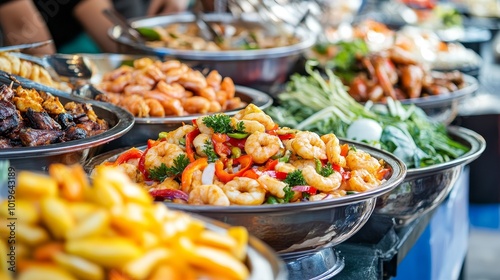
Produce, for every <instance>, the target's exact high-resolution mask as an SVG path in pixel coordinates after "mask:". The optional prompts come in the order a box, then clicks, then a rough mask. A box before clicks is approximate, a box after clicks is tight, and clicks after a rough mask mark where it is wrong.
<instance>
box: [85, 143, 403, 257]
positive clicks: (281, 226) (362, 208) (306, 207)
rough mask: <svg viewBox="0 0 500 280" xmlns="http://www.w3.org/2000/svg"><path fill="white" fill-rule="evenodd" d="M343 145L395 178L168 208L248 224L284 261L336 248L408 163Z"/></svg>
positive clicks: (366, 148)
mask: <svg viewBox="0 0 500 280" xmlns="http://www.w3.org/2000/svg"><path fill="white" fill-rule="evenodd" d="M341 142H343V143H349V145H352V146H354V147H356V148H357V149H362V150H364V151H366V152H368V153H369V154H370V155H372V156H373V157H375V158H377V159H383V160H384V161H385V162H386V163H387V165H388V166H389V167H390V168H391V169H392V174H391V176H390V178H389V179H388V180H387V181H385V182H384V183H383V184H382V185H381V186H380V187H378V188H376V189H373V190H370V191H367V192H364V193H359V194H353V195H347V196H344V197H340V198H335V199H330V200H323V201H314V202H300V203H289V204H279V205H268V204H266V205H259V206H229V207H222V206H199V205H187V204H175V203H169V204H168V207H170V208H172V209H178V210H182V211H186V212H193V213H197V214H200V215H203V216H207V217H210V218H213V219H216V220H219V221H222V222H224V223H228V224H231V225H240V226H244V227H246V228H247V229H248V230H249V232H250V233H252V234H253V235H255V236H256V237H257V238H259V239H261V240H262V241H264V242H265V243H267V244H268V245H269V246H271V248H273V249H274V250H275V251H277V252H278V254H280V256H281V257H285V258H293V257H295V256H298V255H305V254H312V253H315V252H316V251H318V250H321V249H323V248H328V247H333V246H335V245H337V244H339V243H341V242H343V241H345V240H346V239H348V238H349V237H351V236H352V235H353V234H354V233H356V232H357V231H358V230H359V229H360V228H361V227H363V225H364V224H365V222H366V221H367V220H368V218H369V217H370V215H371V214H372V212H373V209H374V207H375V204H376V200H377V197H378V196H381V195H383V194H385V193H387V192H390V191H391V190H392V189H394V188H395V187H396V186H397V185H399V184H400V183H401V182H402V181H403V179H404V177H405V174H406V166H405V164H404V163H403V162H402V161H401V160H399V159H398V158H396V157H395V156H393V155H392V154H390V153H387V152H384V151H381V150H379V149H375V148H373V147H370V146H368V145H364V144H361V143H355V142H350V141H341ZM144 148H145V147H142V149H144ZM121 152H123V150H120V151H116V152H108V153H106V154H102V155H100V156H98V157H96V158H94V159H93V160H92V161H90V162H88V163H87V164H86V166H85V170H86V171H87V172H92V170H93V168H94V167H95V166H96V165H99V164H101V163H103V162H107V161H114V160H115V159H116V158H117V157H118V156H119V154H120V153H121Z"/></svg>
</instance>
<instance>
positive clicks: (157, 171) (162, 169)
mask: <svg viewBox="0 0 500 280" xmlns="http://www.w3.org/2000/svg"><path fill="white" fill-rule="evenodd" d="M189 163H190V162H189V159H188V158H187V157H186V155H185V154H181V155H179V156H177V157H176V158H175V159H174V165H173V166H171V167H167V166H166V165H165V163H162V164H161V165H160V166H158V167H155V168H151V169H149V177H150V178H151V179H153V180H157V181H160V182H163V181H164V180H165V179H166V178H169V177H174V176H178V175H180V174H182V172H183V171H184V169H186V166H188V164H189Z"/></svg>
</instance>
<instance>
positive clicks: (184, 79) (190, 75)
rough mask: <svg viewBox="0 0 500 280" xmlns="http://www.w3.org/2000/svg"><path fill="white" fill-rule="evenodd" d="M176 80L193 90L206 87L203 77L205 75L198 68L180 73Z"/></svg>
mask: <svg viewBox="0 0 500 280" xmlns="http://www.w3.org/2000/svg"><path fill="white" fill-rule="evenodd" d="M177 82H178V83H179V84H181V85H182V86H184V87H185V88H186V89H190V90H194V91H196V92H198V91H199V90H201V89H202V88H206V87H207V80H206V79H205V76H203V74H202V73H201V72H200V71H198V70H192V69H191V70H189V71H187V72H185V73H184V74H183V75H181V77H180V78H179V80H178V81H177Z"/></svg>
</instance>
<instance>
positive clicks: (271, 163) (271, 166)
mask: <svg viewBox="0 0 500 280" xmlns="http://www.w3.org/2000/svg"><path fill="white" fill-rule="evenodd" d="M278 162H279V160H277V159H270V160H268V161H267V162H266V165H265V166H264V171H267V170H274V169H275V168H276V165H277V164H278Z"/></svg>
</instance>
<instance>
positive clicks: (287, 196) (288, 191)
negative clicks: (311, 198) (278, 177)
mask: <svg viewBox="0 0 500 280" xmlns="http://www.w3.org/2000/svg"><path fill="white" fill-rule="evenodd" d="M300 175H302V174H300ZM283 191H284V192H285V197H283V202H284V203H287V202H290V200H292V198H293V196H294V195H295V192H294V191H293V190H292V187H290V186H286V187H284V188H283Z"/></svg>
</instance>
